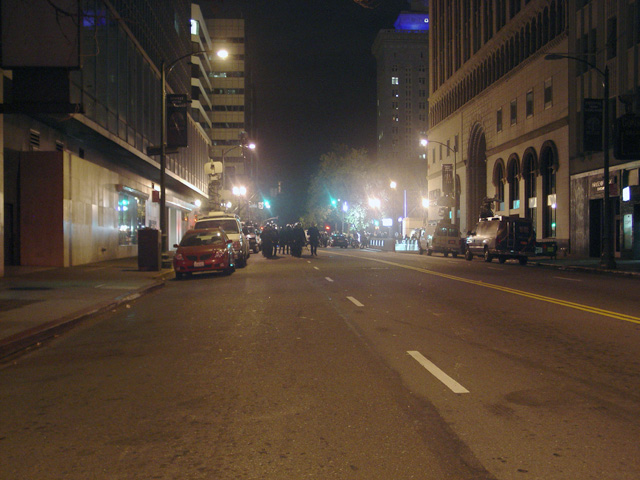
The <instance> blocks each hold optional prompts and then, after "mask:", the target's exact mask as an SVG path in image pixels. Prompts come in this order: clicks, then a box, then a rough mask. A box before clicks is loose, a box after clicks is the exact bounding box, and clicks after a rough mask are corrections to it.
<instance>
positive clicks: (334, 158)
mask: <svg viewBox="0 0 640 480" xmlns="http://www.w3.org/2000/svg"><path fill="white" fill-rule="evenodd" d="M387 185H388V179H387V177H386V175H385V174H384V171H383V169H382V168H381V166H380V164H378V163H377V162H375V161H374V160H372V159H371V157H369V156H368V154H367V152H366V150H364V149H354V148H350V147H346V146H337V147H334V149H333V151H331V152H329V153H326V154H324V155H322V157H321V158H320V164H319V166H318V170H317V173H316V175H315V176H314V177H313V178H312V179H311V182H310V185H309V192H308V196H307V208H306V212H307V213H306V215H305V216H304V218H303V221H304V222H305V223H307V224H311V223H316V224H323V223H325V222H328V223H330V224H333V223H336V222H338V223H340V222H342V221H343V215H344V222H345V224H346V223H348V224H350V225H351V226H352V228H355V229H356V230H363V229H365V228H368V227H369V226H370V225H371V221H372V219H373V218H379V217H380V216H381V215H384V213H385V212H384V211H381V210H380V208H379V207H378V208H377V209H374V208H373V207H371V206H370V205H369V200H370V199H372V198H377V199H379V200H380V201H381V204H382V205H383V206H384V205H385V204H386V203H387V202H386V201H385V200H386V196H387V195H388V193H387V189H386V188H385V187H386V186H387ZM345 204H346V207H345ZM344 208H346V210H345V209H344ZM383 208H384V207H383Z"/></svg>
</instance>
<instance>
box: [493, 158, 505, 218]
mask: <svg viewBox="0 0 640 480" xmlns="http://www.w3.org/2000/svg"><path fill="white" fill-rule="evenodd" d="M493 183H494V186H495V187H496V193H495V198H497V199H498V202H499V203H500V211H503V210H505V209H506V207H505V204H504V183H505V175H504V162H503V161H502V159H499V160H498V161H496V166H495V170H494V173H493Z"/></svg>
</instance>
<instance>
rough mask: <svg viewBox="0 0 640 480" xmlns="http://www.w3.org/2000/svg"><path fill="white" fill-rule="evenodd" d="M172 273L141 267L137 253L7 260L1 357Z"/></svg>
mask: <svg viewBox="0 0 640 480" xmlns="http://www.w3.org/2000/svg"><path fill="white" fill-rule="evenodd" d="M173 276H174V274H173V269H163V270H161V271H153V272H146V271H139V270H138V259H137V257H132V258H126V259H118V260H110V261H105V262H100V263H93V264H87V265H82V266H78V267H68V268H46V267H14V266H7V267H5V276H4V277H2V278H0V360H3V359H5V360H6V359H7V357H10V356H12V355H14V354H16V353H18V352H20V351H22V350H24V349H26V348H29V347H31V346H33V345H37V344H38V343H39V342H42V341H43V340H46V339H47V338H50V337H53V336H55V335H58V334H60V333H61V332H63V331H65V330H67V329H69V328H71V327H72V326H73V325H74V324H76V323H78V322H80V321H81V320H82V319H83V318H86V317H88V316H90V315H96V314H99V313H102V312H105V311H108V310H109V309H113V308H115V307H117V306H118V305H120V304H122V303H125V302H127V301H131V300H133V299H135V298H137V297H139V296H141V295H143V294H145V293H147V292H149V291H151V290H154V289H156V288H160V287H162V286H163V285H164V281H165V280H166V279H168V278H173Z"/></svg>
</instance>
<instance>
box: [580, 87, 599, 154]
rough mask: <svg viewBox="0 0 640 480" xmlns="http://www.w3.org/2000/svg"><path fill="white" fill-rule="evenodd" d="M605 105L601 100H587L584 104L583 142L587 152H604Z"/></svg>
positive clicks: (584, 100)
mask: <svg viewBox="0 0 640 480" xmlns="http://www.w3.org/2000/svg"><path fill="white" fill-rule="evenodd" d="M602 112H603V103H602V99H600V98H585V99H583V102H582V127H583V128H582V131H583V136H582V141H583V147H584V151H585V152H601V151H602V131H603V114H602Z"/></svg>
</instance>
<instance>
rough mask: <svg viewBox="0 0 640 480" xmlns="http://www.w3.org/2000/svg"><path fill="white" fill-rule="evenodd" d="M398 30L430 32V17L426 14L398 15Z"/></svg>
mask: <svg viewBox="0 0 640 480" xmlns="http://www.w3.org/2000/svg"><path fill="white" fill-rule="evenodd" d="M393 26H394V27H395V29H396V30H411V31H427V30H429V15H427V14H426V13H406V12H403V13H401V14H400V15H398V19H397V20H396V23H394V24H393Z"/></svg>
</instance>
